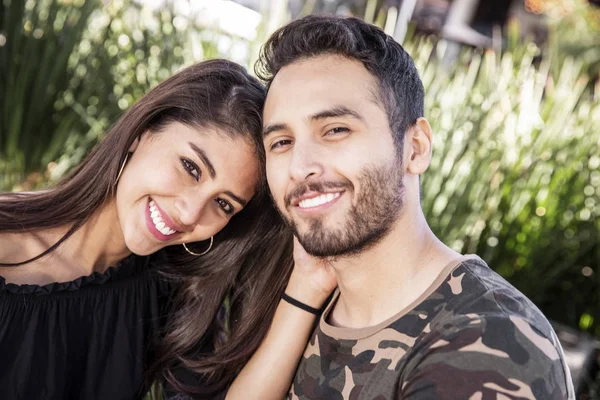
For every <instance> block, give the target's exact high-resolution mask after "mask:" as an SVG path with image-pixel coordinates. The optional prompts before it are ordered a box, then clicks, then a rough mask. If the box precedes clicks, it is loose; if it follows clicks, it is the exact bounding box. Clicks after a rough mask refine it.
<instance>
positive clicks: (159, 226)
mask: <svg viewBox="0 0 600 400" xmlns="http://www.w3.org/2000/svg"><path fill="white" fill-rule="evenodd" d="M149 208H150V218H152V222H153V223H154V227H155V228H156V230H158V231H159V232H160V233H162V234H163V235H165V236H170V235H172V234H174V233H175V232H177V231H176V230H174V229H171V228H169V227H168V226H167V224H165V221H163V219H162V215H160V211H158V208H157V207H156V203H154V200H151V201H150V206H149Z"/></svg>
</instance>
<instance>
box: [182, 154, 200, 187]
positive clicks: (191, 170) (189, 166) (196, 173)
mask: <svg viewBox="0 0 600 400" xmlns="http://www.w3.org/2000/svg"><path fill="white" fill-rule="evenodd" d="M181 165H183V168H185V170H186V171H187V173H188V174H190V175H191V176H192V178H194V179H195V180H196V181H199V180H200V168H199V167H198V165H197V164H196V163H195V162H193V161H191V160H188V159H187V158H182V159H181Z"/></svg>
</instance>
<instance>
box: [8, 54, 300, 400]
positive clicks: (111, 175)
mask: <svg viewBox="0 0 600 400" xmlns="http://www.w3.org/2000/svg"><path fill="white" fill-rule="evenodd" d="M265 96H266V92H265V88H264V87H263V86H262V85H261V84H260V83H259V81H258V80H257V79H255V78H253V77H252V76H250V75H249V74H248V73H247V72H246V70H245V69H244V68H243V67H241V66H239V65H237V64H235V63H233V62H230V61H226V60H211V61H205V62H202V63H199V64H196V65H194V66H192V67H189V68H187V69H185V70H183V71H181V72H179V73H177V74H176V75H174V76H172V77H171V78H169V79H167V80H165V81H164V82H162V83H161V84H159V85H158V86H156V87H155V88H154V89H152V90H151V91H150V92H148V94H146V95H145V96H144V97H143V98H142V99H141V100H140V101H139V102H138V103H136V104H135V105H134V106H133V107H132V108H131V109H130V110H129V111H128V112H126V113H125V114H124V115H123V116H122V117H121V118H120V119H119V120H118V121H117V122H116V124H115V125H113V126H112V128H111V129H110V130H109V132H108V133H107V135H106V138H105V139H104V140H103V141H102V142H101V143H100V144H99V145H98V146H97V147H96V148H95V149H94V150H93V151H92V152H91V153H90V154H89V156H88V157H87V158H86V159H85V161H84V162H83V163H82V164H81V165H79V166H78V167H77V168H75V169H74V171H73V172H72V173H71V174H69V175H68V176H67V177H66V178H65V179H64V180H63V181H61V182H60V183H59V184H58V185H57V186H56V187H54V188H53V189H51V190H48V191H40V192H33V193H27V194H25V193H10V194H6V193H5V194H2V196H1V199H0V232H30V231H39V230H43V229H48V228H54V227H60V226H70V227H71V228H70V229H69V230H68V232H67V233H66V234H65V235H64V236H63V238H62V239H61V240H59V241H58V242H57V243H56V244H54V245H53V246H51V247H50V248H49V249H47V250H46V251H45V252H44V253H42V254H40V255H39V256H38V257H36V259H37V258H39V257H41V256H43V255H45V254H47V253H49V252H52V251H53V250H54V249H56V248H57V247H58V246H59V245H60V243H62V242H63V241H64V240H66V239H67V238H68V237H69V236H70V235H72V234H73V233H74V232H75V231H76V230H77V229H79V228H80V227H81V226H82V225H83V224H84V223H85V222H86V221H88V220H89V219H90V217H91V216H92V215H93V214H94V213H95V212H96V211H98V210H99V209H100V207H101V206H103V205H104V204H106V203H107V202H108V201H109V200H111V199H112V198H113V197H114V196H115V189H116V185H115V182H116V181H117V176H118V174H119V169H120V167H121V164H122V163H123V161H124V159H125V157H126V155H127V151H128V149H129V148H130V146H131V144H132V143H133V142H134V140H135V139H136V138H138V137H140V135H141V134H143V133H144V132H146V131H150V132H160V130H161V129H162V128H163V127H164V126H165V125H166V124H168V123H170V122H173V121H177V122H181V123H184V124H187V125H189V126H192V127H218V128H220V129H221V130H222V131H224V132H225V133H226V134H227V135H230V136H231V137H242V138H245V139H246V140H248V141H250V142H251V143H253V144H254V146H255V148H256V153H257V154H258V157H259V158H260V165H261V171H260V173H261V180H260V184H259V187H258V189H257V194H256V195H255V196H254V198H253V199H252V200H251V201H250V202H249V204H248V205H247V206H246V207H245V208H244V209H243V210H242V211H241V212H240V213H238V214H237V215H236V216H234V217H233V218H232V219H231V221H230V222H229V224H227V226H226V227H225V228H224V229H223V230H222V231H221V232H219V233H218V234H217V235H216V236H215V244H214V246H213V249H212V250H211V251H210V252H209V253H208V254H206V255H205V256H203V257H194V256H191V255H189V254H188V253H186V252H185V251H184V249H183V248H182V246H173V247H167V248H165V249H163V250H161V251H159V252H158V253H160V254H158V253H157V254H155V255H154V256H153V257H156V258H157V259H160V260H163V262H164V266H163V268H162V272H163V274H164V276H165V278H168V279H172V280H174V281H175V282H176V287H177V290H176V291H175V292H174V296H173V298H172V303H171V307H170V313H169V314H168V316H167V320H166V324H165V331H164V332H163V334H162V335H161V339H160V341H159V343H158V345H157V346H156V348H155V350H154V351H153V362H152V364H151V365H150V366H149V369H148V382H150V381H158V382H163V383H166V384H167V385H168V386H170V387H172V388H173V389H174V390H175V391H178V392H184V393H187V394H189V395H192V396H194V395H202V396H210V395H211V394H212V393H216V392H218V391H220V390H223V389H224V388H225V387H227V385H228V384H229V383H230V382H231V381H232V380H233V378H234V377H235V375H236V374H237V372H238V371H239V370H240V369H241V367H242V366H243V365H244V364H245V363H246V361H247V360H248V359H249V357H250V356H251V355H252V353H253V352H254V351H255V350H256V348H257V347H258V345H259V344H260V342H261V340H262V338H263V337H264V336H265V335H266V332H267V330H268V328H269V325H270V322H271V319H272V316H273V314H274V312H275V308H276V307H277V303H278V301H279V294H280V293H281V291H282V290H283V289H284V287H285V284H286V282H287V280H288V278H289V275H290V273H291V269H292V242H291V234H290V232H289V231H288V230H287V228H286V227H285V225H284V224H283V222H282V220H281V219H280V217H279V215H278V213H277V211H276V209H275V206H274V205H273V203H272V201H271V199H270V197H269V195H268V191H267V190H268V189H267V185H266V179H265V172H264V163H265V155H264V149H263V145H262V133H261V132H262V124H261V112H262V107H263V103H264V99H265ZM151 134H152V133H151ZM32 260H33V259H31V260H26V261H25V262H31V261H32ZM226 297H227V298H228V299H229V311H230V313H229V319H228V320H224V319H222V318H217V313H218V311H219V309H220V307H221V305H222V304H223V301H224V299H225V298H226ZM227 321H230V324H228V323H227ZM227 325H229V326H227ZM181 368H185V369H188V370H191V371H194V372H195V373H196V374H195V375H196V377H197V378H198V379H199V380H198V381H197V383H196V384H191V385H190V384H185V383H183V382H181V380H180V379H179V378H178V374H177V373H176V371H177V370H178V369H181Z"/></svg>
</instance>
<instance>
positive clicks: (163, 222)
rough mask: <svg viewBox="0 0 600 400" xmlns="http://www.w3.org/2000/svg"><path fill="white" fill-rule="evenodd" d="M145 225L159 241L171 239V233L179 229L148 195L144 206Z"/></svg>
mask: <svg viewBox="0 0 600 400" xmlns="http://www.w3.org/2000/svg"><path fill="white" fill-rule="evenodd" d="M146 225H147V226H148V229H149V230H150V232H151V233H152V234H153V235H154V237H155V238H157V239H158V240H160V241H161V242H164V241H167V240H171V239H172V238H173V235H174V234H176V233H178V232H179V231H180V230H179V229H178V226H177V225H176V224H175V223H174V222H173V220H172V219H171V218H169V215H168V214H167V213H165V212H164V211H163V210H161V208H160V207H159V206H158V204H156V202H155V201H154V200H153V199H152V198H151V197H148V204H147V207H146Z"/></svg>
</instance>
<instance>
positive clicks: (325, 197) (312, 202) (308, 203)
mask: <svg viewBox="0 0 600 400" xmlns="http://www.w3.org/2000/svg"><path fill="white" fill-rule="evenodd" d="M338 197H340V193H326V194H322V195H320V196H317V197H313V198H311V199H304V200H302V201H301V202H299V203H298V205H299V206H300V208H310V207H317V206H321V205H323V204H326V203H329V202H330V201H332V200H333V199H337V198H338Z"/></svg>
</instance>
